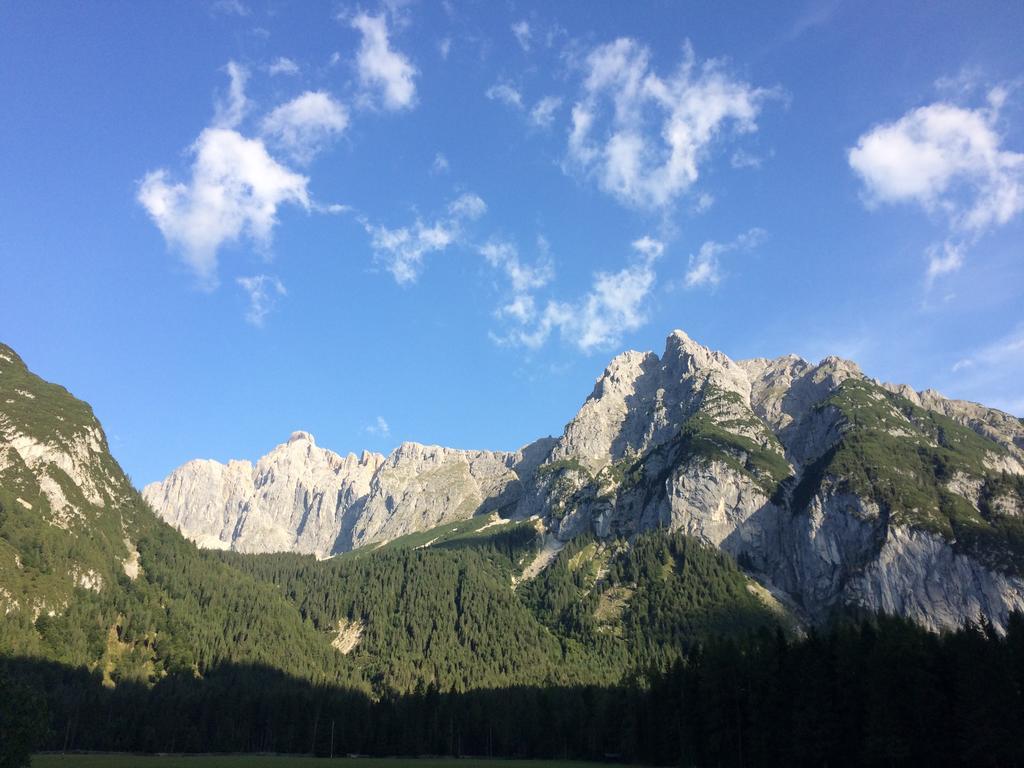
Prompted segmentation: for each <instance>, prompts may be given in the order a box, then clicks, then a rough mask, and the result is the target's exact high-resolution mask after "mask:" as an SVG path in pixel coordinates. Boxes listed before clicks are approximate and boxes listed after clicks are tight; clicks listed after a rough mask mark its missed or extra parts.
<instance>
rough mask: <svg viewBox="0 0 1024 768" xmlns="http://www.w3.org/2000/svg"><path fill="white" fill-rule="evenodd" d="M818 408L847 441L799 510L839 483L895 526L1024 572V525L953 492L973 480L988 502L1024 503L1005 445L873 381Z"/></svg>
mask: <svg viewBox="0 0 1024 768" xmlns="http://www.w3.org/2000/svg"><path fill="white" fill-rule="evenodd" d="M818 409H819V411H827V410H831V411H832V412H833V413H834V414H835V415H836V417H837V418H838V421H839V427H840V432H841V438H840V440H839V442H838V443H837V444H836V445H835V446H833V447H832V448H831V449H830V450H829V451H828V452H827V453H826V454H825V455H824V456H822V457H820V458H819V459H818V460H817V461H816V462H814V463H813V464H812V465H811V466H809V467H808V468H807V470H806V471H805V473H804V476H803V477H802V479H801V482H800V484H799V485H798V486H797V488H796V490H795V492H794V494H793V502H794V503H793V506H794V508H795V509H802V508H803V507H804V506H805V505H806V504H807V503H808V502H809V500H810V498H811V497H812V496H813V495H814V494H815V493H816V492H817V491H818V490H819V489H820V488H821V487H822V484H823V483H833V484H835V487H836V488H837V489H838V490H840V491H849V492H851V493H855V494H857V495H860V496H862V497H864V498H867V499H870V500H872V501H874V502H875V503H877V504H878V505H880V506H881V507H882V508H883V509H884V510H885V511H886V512H887V513H888V514H889V516H890V520H891V522H892V523H894V524H901V525H909V526H912V527H916V528H920V529H923V530H926V531H930V532H933V533H937V534H939V535H941V536H943V537H944V538H946V539H947V540H949V541H951V542H953V543H954V544H955V545H956V546H958V547H959V548H960V549H962V550H963V551H966V552H969V553H970V554H972V555H974V556H975V557H978V558H979V559H981V560H982V561H983V562H985V563H986V564H988V565H990V566H991V567H997V568H1000V569H1003V570H1009V571H1011V572H1021V571H1022V570H1024V525H1022V522H1021V520H1020V519H1019V518H1015V517H1011V516H1000V515H998V514H992V513H991V511H990V510H987V509H986V508H985V507H984V506H983V505H981V504H978V503H977V501H976V500H973V499H969V498H967V497H965V496H964V495H962V494H961V493H958V492H956V490H954V489H953V487H952V486H955V485H956V484H957V483H958V482H959V481H963V480H966V481H967V484H968V485H969V484H970V483H971V482H977V483H978V484H980V488H981V491H980V496H981V498H984V497H986V496H989V497H991V496H992V495H993V494H995V495H998V493H1000V492H1002V493H1009V494H1011V495H1016V497H1017V498H1018V499H1021V498H1024V496H1020V489H1019V488H1018V486H1017V485H1015V484H1014V483H1013V481H1012V480H1011V478H1010V477H1009V476H1006V475H1004V474H1003V473H1001V472H998V471H997V470H995V469H994V468H993V467H994V466H995V462H997V461H998V460H999V459H1000V458H1002V457H1003V456H1004V455H1005V451H1004V450H1003V449H1002V448H1001V447H1000V446H998V445H997V444H996V443H993V442H992V441H989V440H986V439H985V438H983V437H981V436H980V435H978V434H977V433H975V432H974V431H972V430H970V429H968V428H967V427H964V426H961V425H960V424H957V423H956V422H954V421H953V420H951V419H949V418H947V417H945V416H943V415H941V414H938V413H935V412H934V411H928V410H925V409H923V408H920V407H918V406H916V405H914V404H913V403H911V402H910V401H909V400H907V399H906V398H904V397H901V396H899V395H897V394H894V393H892V392H889V391H888V390H885V389H883V388H882V387H880V386H878V385H875V384H873V383H870V382H867V381H861V380H856V379H849V380H847V381H845V382H844V383H843V384H842V385H841V386H840V387H839V388H838V389H837V390H836V391H835V392H834V393H833V394H832V395H831V396H830V397H829V398H827V399H826V400H824V401H823V402H822V403H820V404H819V405H818ZM960 484H961V485H963V484H964V483H962V482H960Z"/></svg>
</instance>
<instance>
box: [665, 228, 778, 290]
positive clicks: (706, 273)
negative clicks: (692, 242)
mask: <svg viewBox="0 0 1024 768" xmlns="http://www.w3.org/2000/svg"><path fill="white" fill-rule="evenodd" d="M766 236H767V233H766V232H765V231H764V230H763V229H757V228H754V229H750V230H748V231H747V232H744V233H743V234H742V235H740V236H739V237H737V238H736V239H735V240H732V241H731V242H728V243H718V242H715V241H714V240H708V241H706V242H705V243H703V244H702V245H701V247H700V250H698V251H697V253H695V254H691V255H690V263H689V268H688V269H687V270H686V276H685V277H684V279H683V284H684V285H685V286H686V287H687V288H709V287H710V288H713V287H715V286H716V285H718V284H719V283H720V282H721V281H722V278H723V273H722V267H721V256H722V255H723V254H726V253H729V252H730V251H749V250H752V249H753V248H756V247H757V246H758V245H760V244H761V243H763V242H764V240H765V237H766Z"/></svg>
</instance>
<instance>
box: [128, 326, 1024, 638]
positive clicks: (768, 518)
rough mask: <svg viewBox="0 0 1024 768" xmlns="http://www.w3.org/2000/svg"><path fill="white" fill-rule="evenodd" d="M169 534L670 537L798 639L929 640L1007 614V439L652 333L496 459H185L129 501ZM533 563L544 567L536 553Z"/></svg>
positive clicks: (291, 446)
mask: <svg viewBox="0 0 1024 768" xmlns="http://www.w3.org/2000/svg"><path fill="white" fill-rule="evenodd" d="M144 495H145V497H146V499H147V500H148V501H149V502H150V503H151V504H152V505H153V507H154V508H155V509H156V510H157V511H158V512H159V513H160V514H161V515H162V516H163V517H164V519H166V520H168V521H169V522H171V523H173V524H174V525H176V526H177V527H178V528H179V529H181V530H182V531H183V532H184V533H185V534H186V535H188V536H190V537H191V538H193V539H194V540H196V541H198V542H200V543H201V544H205V545H207V546H218V547H230V548H233V549H237V550H240V551H248V552H269V551H277V550H282V549H285V550H294V551H299V552H311V553H314V554H317V555H318V556H321V557H323V556H327V555H330V554H333V553H338V552H344V551H347V550H349V549H353V548H357V547H362V546H367V545H375V544H381V543H384V542H387V541H389V540H391V539H394V538H396V537H397V536H401V535H403V534H406V533H410V532H415V531H424V530H428V529H430V528H432V527H435V526H437V525H440V524H443V523H449V522H452V521H455V520H461V519H466V518H469V517H471V516H474V515H478V514H485V513H491V512H497V513H499V514H501V515H502V516H504V517H507V518H519V519H522V518H527V517H532V516H537V517H538V518H539V519H540V520H541V522H542V525H543V527H544V530H545V532H546V534H545V535H546V539H547V541H548V542H549V545H548V546H546V547H545V552H550V551H557V547H559V546H561V543H563V542H566V541H568V540H570V539H572V538H575V537H577V536H580V535H592V536H596V537H598V538H609V537H620V538H624V539H627V540H628V539H630V538H631V537H632V536H634V535H635V534H637V533H639V532H641V531H644V530H647V529H651V528H666V529H671V530H682V531H684V532H686V533H688V534H691V535H693V536H696V537H699V538H701V539H703V540H704V541H706V542H708V543H710V544H712V545H714V546H717V547H720V548H722V549H724V550H726V551H728V552H729V553H731V554H732V555H733V556H734V557H735V558H736V559H737V560H738V561H739V562H740V563H741V565H743V567H744V568H745V569H746V570H747V571H748V572H749V573H751V574H752V575H753V576H755V577H756V578H757V579H758V580H760V581H761V582H762V583H763V584H765V585H766V586H768V587H769V588H770V589H771V590H773V591H775V592H776V593H777V594H780V595H783V596H784V597H787V598H788V599H789V600H790V601H791V602H792V604H793V605H794V606H796V607H797V609H798V610H799V611H801V612H802V613H803V614H804V616H805V617H806V618H807V619H808V620H810V621H812V622H813V621H822V620H825V619H827V618H828V617H830V616H832V615H833V614H834V613H835V612H837V611H848V610H851V609H852V610H865V611H887V612H892V613H897V614H900V615H904V616H909V617H912V618H914V619H915V620H917V621H919V622H921V623H923V624H925V625H927V626H931V627H949V626H954V625H956V624H958V623H959V622H962V621H963V620H965V619H975V618H977V616H978V615H979V614H984V615H985V616H987V617H988V618H989V619H990V620H991V621H992V622H993V623H994V624H995V625H996V626H997V627H1001V626H1002V625H1003V623H1004V622H1005V620H1006V617H1007V615H1008V613H1009V611H1011V610H1012V609H1014V608H1024V579H1022V574H1024V424H1022V422H1021V420H1020V419H1017V418H1016V417H1013V416H1011V415H1009V414H1005V413H1002V412H1000V411H997V410H994V409H990V408H986V407H984V406H981V405H977V404H974V403H967V402H963V401H956V400H949V399H946V398H943V397H942V396H941V395H939V394H938V393H935V392H934V391H931V390H925V391H923V392H915V391H913V390H912V389H910V388H909V387H905V386H901V385H890V384H883V383H881V382H878V381H875V380H873V379H871V378H869V377H867V376H865V375H864V373H863V372H862V371H861V370H860V368H859V367H858V366H857V365H856V364H855V363H853V362H851V361H848V360H843V359H841V358H837V357H827V358H825V359H824V360H822V361H821V362H819V363H817V364H815V363H810V362H808V361H805V360H803V359H801V358H799V357H796V356H793V355H787V356H784V357H780V358H776V359H765V358H757V359H752V360H740V361H734V360H732V359H730V358H729V357H728V356H726V355H725V354H723V353H721V352H717V351H713V350H711V349H708V348H707V347H704V346H702V345H701V344H699V343H697V342H696V341H694V340H693V339H691V338H690V337H689V336H687V335H686V334H685V333H684V332H682V331H674V332H673V333H671V334H670V335H669V336H668V338H667V340H666V344H665V350H664V352H663V353H662V355H661V356H660V357H659V356H658V355H657V354H655V353H653V352H632V351H631V352H624V353H623V354H620V355H618V356H617V357H616V358H614V359H613V360H612V361H611V363H610V364H609V365H608V367H607V368H606V369H605V370H604V372H603V373H602V374H601V376H599V377H598V379H597V381H596V383H595V386H594V389H593V391H592V392H591V394H590V396H589V397H588V398H587V399H586V401H585V402H584V403H583V405H582V406H581V408H580V410H579V412H578V413H577V415H576V416H575V417H574V418H573V419H572V420H571V421H570V422H569V423H568V424H567V425H566V427H565V429H564V430H563V433H562V435H561V437H559V438H557V439H552V438H544V439H541V440H538V441H536V442H535V443H533V444H531V445H529V446H527V447H525V448H523V449H521V450H520V451H517V452H514V453H506V452H491V451H462V450H454V449H449V448H442V447H439V446H424V445H419V444H416V443H406V444H403V445H402V446H400V447H399V448H397V449H396V450H395V451H393V452H392V453H391V455H390V456H388V457H386V458H385V457H383V456H380V455H378V454H368V453H364V454H363V455H362V456H360V457H358V458H357V457H356V456H354V455H350V456H348V457H347V458H342V457H341V456H339V455H337V454H334V453H332V452H330V451H327V450H325V449H322V448H319V447H317V446H316V445H315V443H314V442H313V439H312V437H311V436H310V435H308V433H302V432H297V433H295V434H294V435H292V438H291V439H290V440H289V442H288V443H287V444H284V445H281V446H278V447H277V448H275V449H274V450H273V451H271V453H269V454H267V456H264V457H263V458H262V459H260V460H259V461H258V462H257V463H256V465H255V466H253V465H251V464H249V463H248V462H229V463H228V464H226V465H223V464H218V463H216V462H208V461H196V462H189V463H188V464H186V465H184V466H183V467H180V468H179V469H177V470H175V471H174V472H173V473H172V474H171V475H170V476H169V477H168V478H167V479H166V480H164V481H163V482H161V483H154V484H152V485H150V486H148V487H147V488H146V489H145V490H144ZM552 548H553V549H552Z"/></svg>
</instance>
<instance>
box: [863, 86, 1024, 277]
mask: <svg viewBox="0 0 1024 768" xmlns="http://www.w3.org/2000/svg"><path fill="white" fill-rule="evenodd" d="M1006 95H1007V94H1006V90H1005V89H1003V88H993V89H991V90H989V92H988V102H987V105H986V106H984V107H979V108H976V109H967V108H964V107H960V106H956V105H954V104H951V103H947V102H942V101H940V102H936V103H934V104H929V105H928V106H925V107H919V108H918V109H914V110H911V111H910V112H908V113H907V114H905V115H904V116H903V117H901V118H899V119H898V120H896V121H895V122H892V123H885V124H882V125H878V126H876V127H874V128H872V129H871V130H870V131H868V132H867V133H865V134H864V135H862V136H861V137H860V138H859V139H858V140H857V145H856V146H855V147H853V148H852V149H850V150H849V152H848V154H847V158H848V160H849V163H850V167H851V168H852V169H853V170H854V172H855V173H856V174H857V175H858V176H860V178H861V180H862V181H863V183H864V188H865V201H866V203H867V204H868V205H869V206H870V207H873V206H876V205H879V204H883V203H911V204H916V205H918V206H920V207H921V208H922V209H923V210H924V211H926V212H927V213H929V214H931V215H933V216H937V217H940V218H942V219H943V220H944V221H945V224H946V228H947V230H948V232H949V234H950V236H955V237H956V238H957V239H961V240H965V241H967V242H973V241H976V240H977V239H978V238H979V237H981V236H982V235H983V234H985V233H986V232H988V231H990V230H992V229H994V228H997V227H1000V226H1002V225H1005V224H1007V223H1008V222H1009V221H1010V220H1012V219H1013V218H1015V217H1016V216H1017V215H1018V214H1020V213H1021V211H1024V153H1020V152H1014V151H1011V150H1009V149H1005V148H1004V147H1003V136H1002V135H1001V134H1000V133H999V131H998V117H999V109H1000V108H1001V107H1002V105H1003V103H1004V102H1005V100H1006ZM965 251H966V242H961V243H960V244H957V245H953V244H951V243H950V242H949V239H948V238H947V242H945V243H942V244H936V245H932V246H931V247H930V248H929V249H928V253H927V255H928V272H927V281H928V283H929V284H931V282H932V281H933V280H934V279H935V278H936V277H938V276H940V275H944V274H949V273H952V272H955V271H956V270H957V269H959V268H960V266H961V265H962V264H963V262H964V256H965Z"/></svg>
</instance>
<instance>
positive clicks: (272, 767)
mask: <svg viewBox="0 0 1024 768" xmlns="http://www.w3.org/2000/svg"><path fill="white" fill-rule="evenodd" d="M594 765H595V764H594V763H580V762H571V761H561V760H557V761H556V760H485V759H474V758H460V759H457V760H456V759H432V758H368V757H367V758H363V757H361V758H357V759H351V758H335V759H333V760H331V759H327V758H315V757H301V756H292V757H289V756H267V755H201V756H195V757H190V756H182V755H167V756H164V755H36V756H35V757H34V758H32V768H58V767H59V768H135V766H140V767H141V768H244V767H247V766H254V768H341V766H344V768H478V767H479V768H593V766H594Z"/></svg>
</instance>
